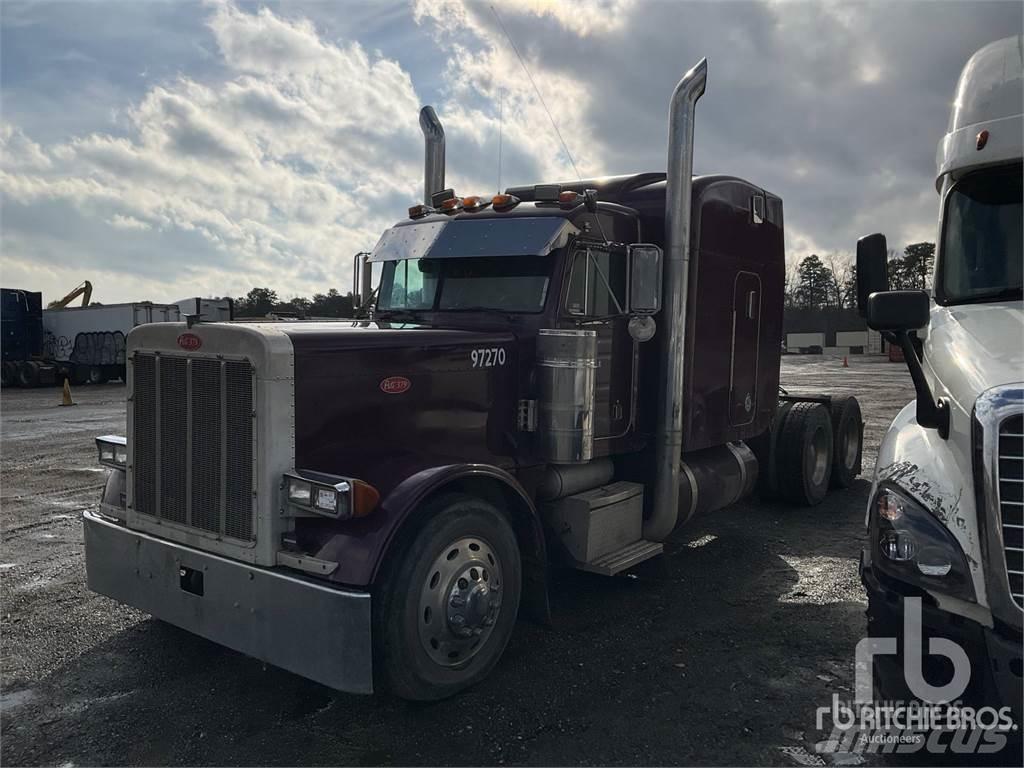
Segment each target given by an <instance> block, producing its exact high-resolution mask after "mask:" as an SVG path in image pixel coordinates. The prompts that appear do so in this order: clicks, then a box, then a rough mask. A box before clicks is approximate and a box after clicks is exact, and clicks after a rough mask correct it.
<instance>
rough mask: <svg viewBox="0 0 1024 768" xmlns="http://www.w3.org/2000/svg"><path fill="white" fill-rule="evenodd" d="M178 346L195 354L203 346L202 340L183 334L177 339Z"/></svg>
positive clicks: (192, 334)
mask: <svg viewBox="0 0 1024 768" xmlns="http://www.w3.org/2000/svg"><path fill="white" fill-rule="evenodd" d="M178 346H179V347H181V348H182V349H184V350H187V351H189V352H195V351H196V350H197V349H199V348H200V347H201V346H203V340H202V339H200V338H199V337H198V336H196V335H195V334H194V333H183V334H181V336H179V337H178Z"/></svg>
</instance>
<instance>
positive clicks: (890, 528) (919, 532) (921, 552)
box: [870, 485, 974, 600]
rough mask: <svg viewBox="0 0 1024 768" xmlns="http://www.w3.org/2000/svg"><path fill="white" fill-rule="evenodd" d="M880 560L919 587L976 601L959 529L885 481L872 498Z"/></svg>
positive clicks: (898, 576) (875, 544)
mask: <svg viewBox="0 0 1024 768" xmlns="http://www.w3.org/2000/svg"><path fill="white" fill-rule="evenodd" d="M870 524H871V541H872V545H873V549H874V557H873V558H872V559H873V561H874V563H875V564H876V565H877V566H878V568H879V570H881V571H882V572H883V573H885V574H886V575H888V576H890V577H892V578H896V579H899V580H900V581H903V582H906V583H909V584H914V585H916V586H918V587H922V588H925V589H930V590H933V591H935V592H941V593H943V594H946V595H951V596H954V597H959V598H962V599H964V600H974V583H973V581H972V580H971V573H970V569H969V568H968V565H967V558H966V557H965V556H964V553H963V550H962V549H961V548H960V544H959V543H958V542H957V540H956V539H955V538H954V537H953V534H952V533H951V532H950V531H949V529H948V528H946V527H945V526H944V525H943V524H942V523H941V522H940V521H939V519H938V518H937V517H936V516H935V515H934V514H932V513H931V512H930V511H928V510H927V509H925V508H924V507H923V506H922V505H921V504H919V503H918V502H916V501H914V500H913V499H912V498H910V496H909V494H907V493H905V492H901V491H899V490H897V489H895V488H892V487H888V486H885V485H883V486H881V487H879V489H878V492H877V493H876V494H875V498H874V499H873V500H872V514H871V521H870Z"/></svg>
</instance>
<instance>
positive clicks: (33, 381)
mask: <svg viewBox="0 0 1024 768" xmlns="http://www.w3.org/2000/svg"><path fill="white" fill-rule="evenodd" d="M18 386H21V387H25V388H26V389H27V388H29V387H37V386H39V363H37V362H35V361H33V360H26V361H25V362H23V363H21V364H20V365H19V366H18Z"/></svg>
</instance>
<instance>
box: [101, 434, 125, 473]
mask: <svg viewBox="0 0 1024 768" xmlns="http://www.w3.org/2000/svg"><path fill="white" fill-rule="evenodd" d="M96 450H97V451H98V452H99V462H100V464H102V465H103V466H105V467H110V468H111V469H124V468H125V467H127V466H128V441H127V440H126V439H125V438H123V437H120V436H118V435H105V436H103V437H97V438H96Z"/></svg>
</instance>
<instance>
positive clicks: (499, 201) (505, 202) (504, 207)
mask: <svg viewBox="0 0 1024 768" xmlns="http://www.w3.org/2000/svg"><path fill="white" fill-rule="evenodd" d="M491 205H493V206H494V210H496V211H509V210H512V209H513V208H515V207H516V206H517V205H519V198H518V197H516V196H515V195H495V196H494V197H492V198H491Z"/></svg>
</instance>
